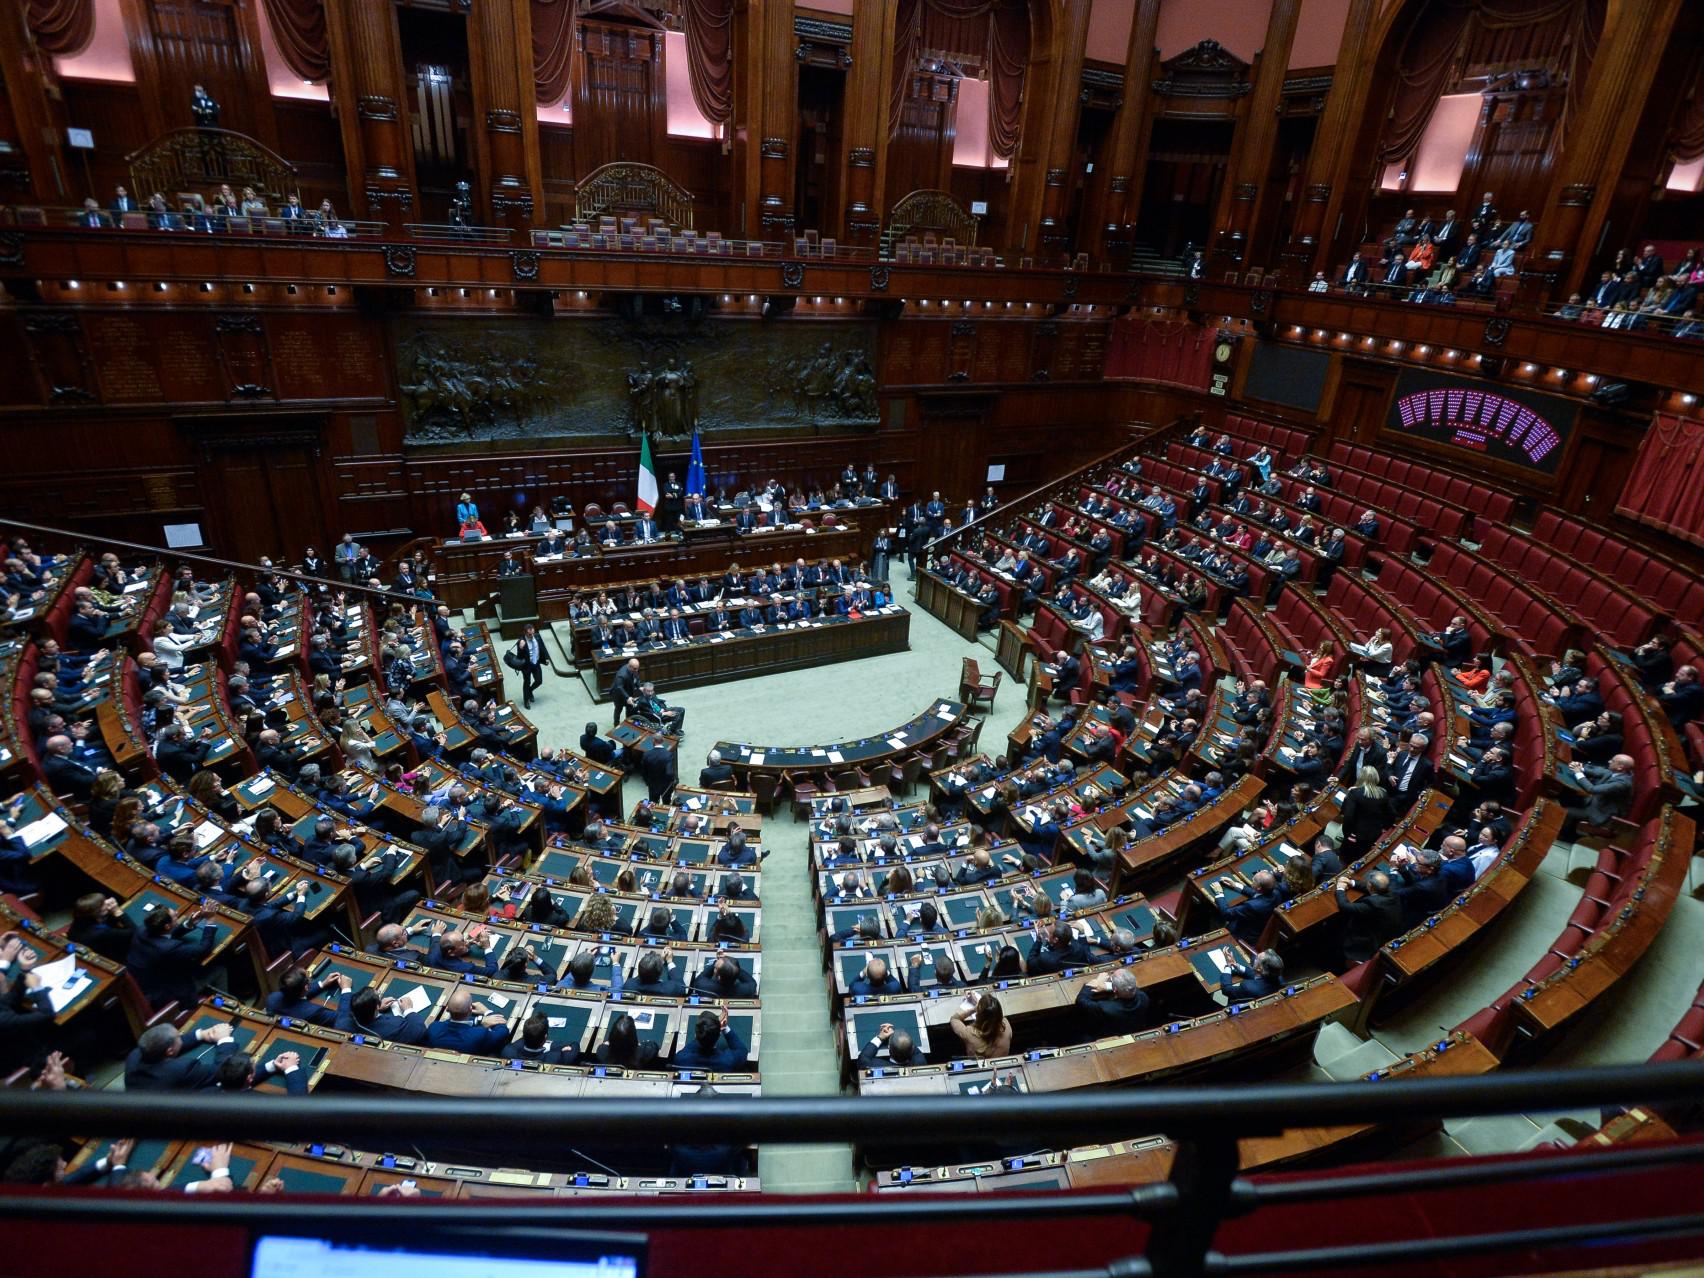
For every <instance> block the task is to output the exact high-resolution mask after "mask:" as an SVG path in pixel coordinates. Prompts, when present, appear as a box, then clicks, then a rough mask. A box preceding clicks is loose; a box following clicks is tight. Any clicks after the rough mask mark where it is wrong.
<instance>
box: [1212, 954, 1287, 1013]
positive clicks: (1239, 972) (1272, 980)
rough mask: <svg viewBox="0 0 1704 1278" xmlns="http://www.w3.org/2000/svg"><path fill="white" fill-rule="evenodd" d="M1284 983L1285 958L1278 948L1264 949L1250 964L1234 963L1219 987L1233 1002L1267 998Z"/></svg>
mask: <svg viewBox="0 0 1704 1278" xmlns="http://www.w3.org/2000/svg"><path fill="white" fill-rule="evenodd" d="M1233 978H1234V979H1233ZM1283 985H1284V959H1283V957H1282V956H1281V955H1280V954H1279V953H1278V951H1277V950H1262V951H1261V952H1260V953H1259V954H1256V955H1255V956H1254V962H1253V963H1252V964H1250V965H1244V964H1242V963H1237V964H1234V965H1233V966H1232V967H1231V970H1230V971H1228V972H1226V973H1225V974H1224V976H1223V977H1221V978H1220V980H1219V989H1220V990H1221V991H1223V993H1224V995H1225V999H1226V1001H1227V1002H1231V1003H1247V1002H1250V1001H1252V1000H1254V999H1257V998H1265V997H1266V996H1267V995H1268V994H1276V993H1277V992H1278V991H1279V990H1280V989H1282V988H1283Z"/></svg>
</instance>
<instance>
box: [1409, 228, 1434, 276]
mask: <svg viewBox="0 0 1704 1278" xmlns="http://www.w3.org/2000/svg"><path fill="white" fill-rule="evenodd" d="M1437 255H1438V247H1437V245H1435V244H1433V243H1432V237H1431V236H1430V235H1422V236H1421V237H1420V238H1419V240H1418V241H1416V242H1415V244H1414V245H1413V246H1412V247H1411V248H1410V249H1409V250H1408V260H1407V261H1406V262H1404V263H1403V264H1402V269H1403V273H1404V275H1405V276H1406V277H1407V279H1409V280H1423V279H1425V278H1426V276H1427V274H1428V273H1429V272H1430V271H1431V269H1432V263H1433V262H1434V261H1435V260H1436V258H1437Z"/></svg>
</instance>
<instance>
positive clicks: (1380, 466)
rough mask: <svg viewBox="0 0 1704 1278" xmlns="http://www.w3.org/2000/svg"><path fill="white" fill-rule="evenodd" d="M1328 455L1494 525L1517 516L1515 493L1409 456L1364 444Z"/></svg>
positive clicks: (1335, 447) (1338, 446) (1334, 449)
mask: <svg viewBox="0 0 1704 1278" xmlns="http://www.w3.org/2000/svg"><path fill="white" fill-rule="evenodd" d="M1329 455H1330V458H1331V460H1332V461H1333V462H1334V463H1336V464H1337V465H1340V466H1348V467H1351V468H1352V469H1354V470H1358V471H1361V472H1362V473H1364V474H1368V475H1373V476H1375V477H1377V478H1379V479H1388V480H1390V481H1391V482H1392V483H1393V484H1402V485H1403V486H1404V487H1407V488H1412V489H1414V490H1415V491H1416V492H1422V493H1429V494H1431V495H1432V496H1433V497H1437V498H1440V499H1442V500H1444V501H1447V502H1453V503H1454V504H1455V505H1457V506H1465V507H1467V508H1468V509H1469V510H1471V511H1473V512H1474V514H1475V517H1476V518H1480V519H1485V520H1488V521H1489V522H1491V523H1498V524H1500V523H1502V522H1504V521H1505V520H1507V519H1508V517H1509V516H1510V515H1511V514H1513V513H1514V509H1515V495H1514V494H1513V493H1511V492H1509V491H1508V490H1507V489H1504V488H1498V487H1496V486H1495V485H1492V484H1486V483H1481V482H1479V481H1478V480H1473V479H1469V478H1467V477H1466V476H1465V475H1458V474H1456V473H1455V472H1453V471H1448V470H1440V469H1439V468H1438V467H1436V466H1428V465H1427V464H1426V463H1424V462H1417V461H1410V460H1409V459H1408V458H1406V457H1397V456H1395V455H1394V454H1392V453H1386V452H1381V451H1379V450H1378V449H1376V448H1368V447H1366V446H1365V445H1362V444H1342V443H1339V444H1333V445H1332V446H1331V452H1330V454H1329Z"/></svg>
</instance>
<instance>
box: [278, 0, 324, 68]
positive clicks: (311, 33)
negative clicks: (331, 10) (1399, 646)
mask: <svg viewBox="0 0 1704 1278" xmlns="http://www.w3.org/2000/svg"><path fill="white" fill-rule="evenodd" d="M261 6H262V7H263V8H264V9H265V10H266V20H267V21H268V22H269V23H271V24H272V36H273V39H275V40H277V41H278V52H279V53H280V54H282V55H283V57H284V64H285V65H286V66H287V67H289V68H290V70H292V71H294V72H295V73H296V74H297V75H299V76H301V77H302V79H304V80H323V79H325V78H326V76H328V75H330V74H331V46H330V44H329V43H328V42H327V40H326V35H325V0H261Z"/></svg>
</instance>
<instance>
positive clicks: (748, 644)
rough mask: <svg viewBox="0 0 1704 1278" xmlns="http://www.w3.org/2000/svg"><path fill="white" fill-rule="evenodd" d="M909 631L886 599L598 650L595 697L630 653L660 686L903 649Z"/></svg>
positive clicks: (906, 616) (603, 696) (907, 618)
mask: <svg viewBox="0 0 1704 1278" xmlns="http://www.w3.org/2000/svg"><path fill="white" fill-rule="evenodd" d="M910 635H911V614H910V613H909V612H907V611H906V610H905V609H904V608H903V607H901V606H899V605H897V604H890V605H888V606H887V607H886V608H883V609H880V610H878V611H876V612H872V613H867V614H865V615H864V616H862V617H859V618H857V619H852V618H848V617H816V618H813V619H812V620H810V621H806V622H801V623H799V624H798V625H797V626H794V627H791V628H788V629H782V628H781V627H779V626H765V627H764V629H763V631H762V632H761V633H758V632H755V631H750V630H737V631H733V632H731V633H729V634H726V635H695V636H693V637H692V638H690V639H687V640H685V641H684V642H680V643H674V644H665V645H663V646H661V647H656V646H652V647H639V648H625V649H622V650H620V651H618V652H617V651H611V652H603V651H601V650H600V651H599V652H597V653H596V654H595V656H594V658H593V663H592V664H593V668H594V670H595V671H596V679H597V688H598V699H599V700H608V699H609V695H610V689H611V687H612V685H613V684H614V683H615V676H616V673H617V672H618V671H619V670H620V669H621V667H622V666H624V665H625V664H626V663H627V661H628V659H629V658H631V657H638V658H639V664H640V674H641V676H642V677H643V678H644V679H646V680H648V681H649V682H651V683H654V684H655V685H656V686H657V690H658V691H659V692H663V691H667V690H669V689H671V688H692V687H697V686H699V685H701V684H706V683H723V682H726V681H727V680H729V679H744V678H747V677H749V676H751V675H759V674H774V673H777V672H779V671H782V670H802V669H805V668H807V667H810V666H820V665H826V664H828V663H830V662H834V661H855V660H857V659H858V658H860V657H873V656H878V655H880V654H882V653H886V652H904V651H905V650H906V649H907V648H908V647H910Z"/></svg>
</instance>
